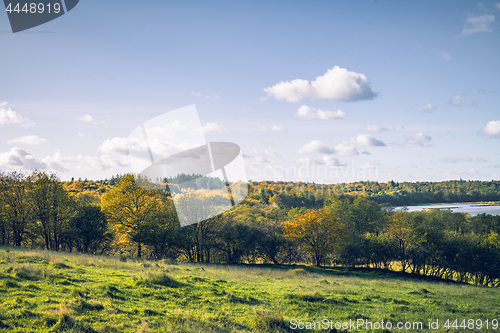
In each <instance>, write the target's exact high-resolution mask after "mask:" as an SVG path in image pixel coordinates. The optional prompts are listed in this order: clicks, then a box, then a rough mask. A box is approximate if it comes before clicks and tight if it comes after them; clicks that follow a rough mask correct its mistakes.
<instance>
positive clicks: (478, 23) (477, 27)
mask: <svg viewBox="0 0 500 333" xmlns="http://www.w3.org/2000/svg"><path fill="white" fill-rule="evenodd" d="M493 22H495V16H494V15H491V14H484V15H479V16H474V15H469V16H468V17H467V20H466V21H465V26H464V28H463V29H462V35H464V36H470V35H472V34H475V33H478V32H493V30H492V29H491V27H490V25H491V24H492V23H493Z"/></svg>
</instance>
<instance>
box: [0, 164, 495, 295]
mask: <svg viewBox="0 0 500 333" xmlns="http://www.w3.org/2000/svg"><path fill="white" fill-rule="evenodd" d="M107 182H108V181H107V180H106V181H102V182H101V183H100V184H99V186H97V188H96V189H95V190H94V191H92V190H89V186H90V185H92V184H90V185H88V184H87V185H88V186H87V185H85V186H84V185H82V184H84V182H82V181H76V182H75V181H73V182H61V181H60V180H59V179H58V178H57V176H56V175H54V174H50V175H49V174H46V173H42V172H34V173H32V174H30V175H22V174H19V173H10V174H5V173H4V174H0V241H1V244H3V245H11V246H25V247H33V248H45V249H49V250H54V251H79V252H88V253H105V254H110V255H123V256H135V257H147V258H157V259H160V258H170V259H173V260H186V261H191V262H217V263H274V264H277V265H280V264H292V263H310V264H314V265H317V266H332V265H342V266H348V267H362V266H364V267H377V268H387V269H393V270H400V271H405V272H410V273H415V274H422V275H428V276H436V277H440V278H448V279H454V280H458V281H462V282H468V283H475V284H479V285H487V286H499V285H500V238H499V233H500V216H490V215H484V214H483V215H479V216H475V217H471V216H469V215H468V214H461V213H452V212H450V211H437V210H436V211H431V212H412V213H408V212H405V211H400V212H394V211H393V210H392V209H391V208H390V207H388V206H383V205H380V204H378V203H376V202H375V201H374V200H373V198H372V197H371V196H369V195H368V194H367V193H366V192H364V191H362V190H358V191H351V192H348V193H341V192H340V193H339V192H335V191H327V189H328V188H329V187H328V186H326V185H316V184H306V183H295V184H292V183H267V182H261V183H251V184H250V185H251V186H250V188H249V195H248V196H247V199H246V200H245V201H244V202H242V203H241V204H240V205H238V206H236V207H234V208H233V209H232V210H230V211H228V212H226V213H224V214H221V215H217V216H215V217H213V218H211V219H208V220H205V221H203V222H200V223H196V224H193V225H189V226H187V227H184V228H181V227H180V224H179V219H178V216H177V212H176V210H175V207H174V203H173V201H174V199H173V198H172V195H171V193H170V192H169V191H167V190H165V191H161V190H153V189H146V188H142V187H140V186H138V185H137V184H136V182H135V178H134V176H132V175H124V176H119V177H116V181H115V185H114V186H112V185H111V184H109V183H107ZM90 188H93V187H90ZM78 190H81V191H80V192H78ZM183 196H184V197H183V198H185V200H187V202H196V203H197V204H196V205H191V206H190V210H189V211H188V213H189V214H193V216H194V215H196V214H197V210H198V209H203V207H206V206H207V203H210V204H212V203H214V202H218V198H217V197H218V196H220V197H221V198H222V197H223V194H222V192H221V193H217V192H213V191H212V192H205V191H204V190H198V191H192V192H186V193H183ZM174 198H175V194H174ZM190 200H191V201H190ZM207 200H208V201H207ZM221 202H222V200H221Z"/></svg>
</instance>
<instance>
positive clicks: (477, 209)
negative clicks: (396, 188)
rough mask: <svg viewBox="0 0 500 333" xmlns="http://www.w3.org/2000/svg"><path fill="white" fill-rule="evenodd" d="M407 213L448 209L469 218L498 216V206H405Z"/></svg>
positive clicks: (499, 211) (499, 213)
mask: <svg viewBox="0 0 500 333" xmlns="http://www.w3.org/2000/svg"><path fill="white" fill-rule="evenodd" d="M406 207H407V208H408V211H409V212H415V211H425V210H428V209H432V208H439V209H447V208H450V209H451V211H452V212H453V213H469V214H470V215H471V216H476V215H478V214H482V213H486V214H490V215H500V205H497V206H482V205H481V204H480V203H472V204H471V203H468V204H448V203H447V204H434V205H417V206H406ZM402 208H403V207H394V210H401V209H402Z"/></svg>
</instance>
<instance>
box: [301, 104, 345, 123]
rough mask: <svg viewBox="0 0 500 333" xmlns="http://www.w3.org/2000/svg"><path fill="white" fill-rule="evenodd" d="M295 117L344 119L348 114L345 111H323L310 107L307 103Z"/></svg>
mask: <svg viewBox="0 0 500 333" xmlns="http://www.w3.org/2000/svg"><path fill="white" fill-rule="evenodd" d="M295 117H299V118H308V119H321V120H329V119H342V118H345V117H346V115H345V113H344V112H343V111H341V110H337V111H323V110H321V109H316V108H312V107H309V106H307V105H302V106H301V107H300V108H299V109H298V110H297V113H296V114H295Z"/></svg>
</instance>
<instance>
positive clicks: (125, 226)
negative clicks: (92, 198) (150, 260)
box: [101, 175, 163, 258]
mask: <svg viewBox="0 0 500 333" xmlns="http://www.w3.org/2000/svg"><path fill="white" fill-rule="evenodd" d="M137 178H138V180H139V181H141V182H142V181H144V180H145V179H142V178H141V177H139V176H138V177H137ZM101 200H102V210H103V212H104V213H105V214H106V219H107V221H108V224H109V226H110V228H111V229H112V230H113V231H114V232H115V236H116V238H117V243H118V244H119V245H124V244H127V243H130V242H132V243H135V244H136V246H137V257H139V258H140V257H141V254H142V253H141V252H142V243H143V242H144V241H145V238H143V237H142V234H141V232H140V231H141V230H143V228H142V227H143V225H144V224H146V223H149V222H150V221H151V220H154V219H155V216H156V215H157V214H158V213H159V212H160V211H161V205H162V204H163V201H162V194H161V192H160V191H159V190H154V189H148V188H143V187H140V186H138V185H137V182H136V178H135V177H134V175H126V176H124V177H123V178H122V179H121V180H120V182H119V183H118V186H116V187H115V188H113V189H111V190H110V191H109V192H108V193H106V194H104V195H103V196H102V199H101Z"/></svg>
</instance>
